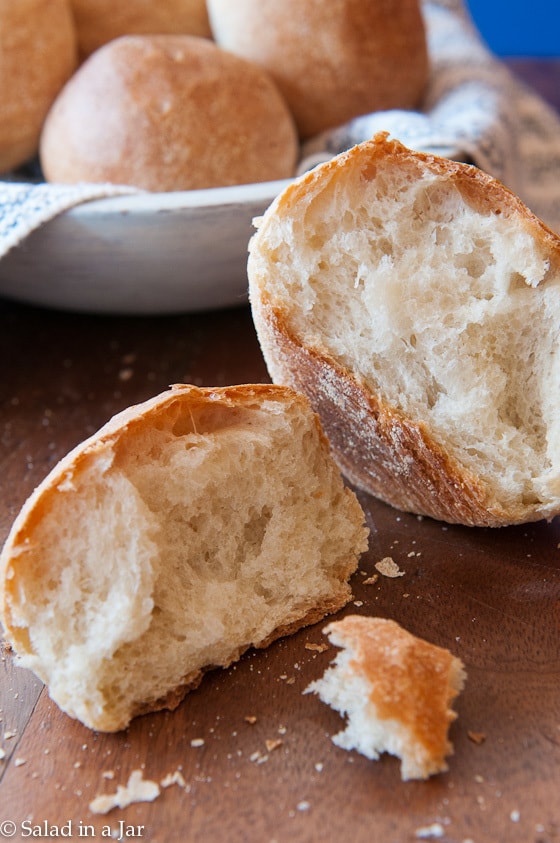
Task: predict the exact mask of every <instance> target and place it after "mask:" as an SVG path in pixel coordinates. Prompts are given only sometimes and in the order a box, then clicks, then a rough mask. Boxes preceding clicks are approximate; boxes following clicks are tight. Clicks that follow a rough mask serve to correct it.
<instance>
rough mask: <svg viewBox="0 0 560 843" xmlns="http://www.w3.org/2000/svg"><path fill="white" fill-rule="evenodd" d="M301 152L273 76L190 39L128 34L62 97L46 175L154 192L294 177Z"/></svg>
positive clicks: (46, 135)
mask: <svg viewBox="0 0 560 843" xmlns="http://www.w3.org/2000/svg"><path fill="white" fill-rule="evenodd" d="M297 155H298V144H297V135H296V129H295V126H294V123H293V120H292V117H291V115H290V113H289V111H288V108H287V106H286V104H285V102H284V100H283V99H282V97H281V95H280V94H279V92H278V90H277V88H276V86H275V85H274V83H273V82H272V80H271V79H270V77H269V76H268V75H267V74H266V73H265V72H264V71H263V70H261V69H260V68H258V67H256V66H255V65H252V64H251V63H249V62H247V61H245V60H243V59H240V58H238V57H237V56H233V55H231V54H229V53H227V52H226V51H225V50H221V49H220V48H219V47H217V46H216V45H215V44H214V43H213V42H211V41H209V40H207V39H204V38H196V37H194V36H189V35H153V36H151V35H130V36H123V37H122V38H117V39H115V40H114V41H111V42H110V43H108V44H105V46H103V47H100V49H99V50H97V51H96V52H95V53H93V54H92V55H91V56H90V57H89V58H88V59H87V60H86V61H85V62H84V64H82V65H81V67H80V68H79V70H78V71H77V72H76V73H75V74H74V76H73V77H72V79H70V81H69V82H68V84H67V85H65V87H64V89H63V90H62V91H61V93H60V95H59V96H58V97H57V99H56V102H55V103H54V105H53V107H52V108H51V110H50V112H49V115H48V117H47V120H46V122H45V126H44V129H43V134H42V137H41V147H40V156H41V164H42V167H43V172H44V174H45V177H46V179H47V180H48V181H51V182H62V183H73V182H80V181H90V182H111V183H117V184H126V185H133V186H136V187H140V188H144V189H146V190H153V191H173V190H193V189H199V188H209V187H220V186H226V185H234V184H246V183H253V182H262V181H274V180H276V179H283V178H288V177H289V176H291V175H292V174H293V172H294V168H295V165H296V160H297Z"/></svg>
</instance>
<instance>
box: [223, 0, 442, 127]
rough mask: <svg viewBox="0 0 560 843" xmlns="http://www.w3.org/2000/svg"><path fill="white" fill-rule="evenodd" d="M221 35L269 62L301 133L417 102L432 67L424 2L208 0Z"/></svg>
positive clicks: (250, 56)
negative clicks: (421, 9)
mask: <svg viewBox="0 0 560 843" xmlns="http://www.w3.org/2000/svg"><path fill="white" fill-rule="evenodd" d="M208 8H209V12H210V22H211V26H212V29H213V32H214V37H215V39H216V41H217V42H218V43H220V44H222V45H223V46H224V47H226V49H230V50H232V51H233V52H235V53H237V54H238V55H242V56H244V57H246V58H248V59H250V60H251V61H255V62H257V63H258V64H260V65H261V66H262V67H264V68H266V69H267V70H268V72H269V73H271V75H272V76H273V78H274V79H275V81H276V82H277V84H278V86H279V88H280V90H281V91H282V93H283V95H284V97H285V98H286V101H287V102H288V104H289V106H290V109H291V111H292V113H293V114H294V116H295V119H296V123H297V125H298V129H299V132H300V136H301V137H304V138H308V137H310V136H312V135H314V134H317V133H318V132H321V131H323V130H325V129H328V128H330V127H332V126H337V125H339V124H341V123H344V122H346V121H347V120H350V119H351V118H353V117H356V116H357V115H359V114H366V113H368V112H370V111H381V110H385V109H390V108H414V107H416V106H417V105H418V103H419V101H420V99H421V96H422V93H423V91H424V88H425V85H426V82H427V78H428V70H429V60H428V52H427V46H426V36H425V28H424V21H423V18H422V14H421V11H420V5H419V3H418V0H398V2H396V1H395V0H389V2H383V3H373V2H371V3H364V2H363V0H329V2H328V3H325V2H324V0H282V2H275V1H274V0H272V2H271V1H270V0H236V2H235V3H232V2H231V0H208Z"/></svg>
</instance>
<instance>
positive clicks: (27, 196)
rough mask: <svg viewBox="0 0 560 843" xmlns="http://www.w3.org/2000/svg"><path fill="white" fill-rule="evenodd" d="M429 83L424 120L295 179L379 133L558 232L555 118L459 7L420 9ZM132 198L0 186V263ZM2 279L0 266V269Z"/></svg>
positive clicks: (397, 117) (390, 125) (373, 126)
mask: <svg viewBox="0 0 560 843" xmlns="http://www.w3.org/2000/svg"><path fill="white" fill-rule="evenodd" d="M423 11H424V17H425V21H426V28H427V38H428V48H429V52H430V56H431V64H432V69H431V77H430V81H429V84H428V88H427V91H426V96H425V100H424V103H423V107H422V110H421V111H384V112H376V113H373V114H368V115H365V116H364V117H360V118H357V119H355V120H353V121H351V122H350V123H348V124H345V125H344V126H341V127H338V128H336V129H333V130H331V131H328V132H325V133H323V134H321V135H319V136H317V137H315V138H313V139H312V140H311V141H309V142H307V143H306V144H305V145H304V147H303V149H302V160H301V165H300V168H299V169H300V171H303V170H305V169H308V168H309V167H311V166H313V165H314V164H316V163H317V162H319V161H322V160H327V159H328V158H330V157H332V156H333V155H335V154H337V153H339V152H342V151H344V150H345V149H348V148H349V147H350V146H352V145H354V144H356V143H359V142H360V141H363V140H366V139H367V138H370V137H371V136H372V135H373V134H374V133H375V132H377V131H380V130H386V131H389V132H390V134H391V135H392V136H393V137H395V138H398V139H399V140H400V141H402V142H403V143H404V144H405V145H406V146H409V147H411V148H413V149H421V150H433V151H435V152H439V151H442V152H443V154H450V155H452V157H454V158H457V159H459V160H467V161H470V162H472V163H474V164H476V165H477V166H478V167H480V168H481V169H483V170H485V171H486V172H488V173H491V174H492V175H494V176H495V177H496V178H498V179H500V180H501V181H502V182H503V183H504V184H505V185H506V186H507V187H509V188H510V189H511V190H513V191H514V192H515V193H517V194H518V196H520V197H521V199H523V201H524V202H525V203H526V204H527V205H528V206H529V207H530V208H531V210H533V211H534V212H535V213H536V214H537V215H538V216H540V217H541V218H542V219H543V220H544V221H545V222H546V223H547V224H548V225H549V226H550V227H551V228H553V229H554V230H556V231H558V232H560V117H559V116H558V115H557V113H556V112H555V111H554V110H553V109H552V108H550V107H549V106H548V105H547V104H546V103H545V102H544V101H543V100H542V99H541V98H540V97H539V96H538V95H537V94H536V93H534V92H533V91H531V90H530V89H528V88H527V87H526V86H525V85H524V84H522V83H521V82H520V81H518V80H517V79H516V78H515V77H514V75H513V74H512V73H511V72H510V71H509V70H508V69H507V68H506V67H505V66H504V65H503V64H502V63H501V62H500V61H499V60H498V59H497V58H496V57H495V56H494V55H492V53H491V52H490V51H489V50H488V48H487V47H486V45H485V44H484V42H483V40H482V38H481V37H480V35H479V33H478V31H477V29H476V27H475V26H474V24H473V22H472V20H471V18H470V16H469V14H468V12H467V10H466V8H465V6H464V5H463V2H462V0H423ZM127 192H128V193H132V192H136V191H135V190H134V188H128V187H126V186H115V185H110V184H101V185H100V184H79V185H65V186H60V185H52V184H44V183H40V184H30V183H23V182H18V181H13V180H8V181H3V182H0V259H1V258H2V257H3V256H4V255H5V254H6V253H7V252H8V251H9V250H10V249H12V248H13V247H14V246H16V245H18V244H20V243H21V242H22V241H23V240H24V239H25V238H26V237H27V236H28V235H29V234H30V233H31V232H32V231H33V230H34V229H36V228H38V227H39V226H41V225H43V224H44V223H45V222H47V221H48V220H49V219H51V218H53V217H54V216H56V215H57V214H60V213H62V212H64V211H66V210H68V209H69V208H72V207H73V206H75V205H78V204H80V203H82V202H87V201H90V200H93V199H100V198H105V197H109V196H115V195H122V194H123V193H127ZM0 271H1V267H0Z"/></svg>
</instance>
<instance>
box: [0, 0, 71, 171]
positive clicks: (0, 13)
mask: <svg viewBox="0 0 560 843" xmlns="http://www.w3.org/2000/svg"><path fill="white" fill-rule="evenodd" d="M76 61H77V59H76V33H75V30H74V21H73V18H72V11H71V9H70V5H69V2H68V0H17V2H14V0H0V90H1V96H0V173H5V172H7V171H8V170H10V169H12V168H14V167H17V166H19V165H20V164H23V163H24V162H25V161H27V160H28V159H30V158H32V157H33V156H34V155H35V154H36V153H37V150H38V147H39V135H40V133H41V127H42V125H43V121H44V119H45V117H46V115H47V112H48V110H49V108H50V106H51V104H52V102H53V100H54V99H55V97H56V95H57V94H58V92H59V91H60V89H61V88H62V86H63V85H64V83H65V82H66V80H67V79H68V78H69V77H70V76H71V74H72V73H73V71H74V69H75V67H76Z"/></svg>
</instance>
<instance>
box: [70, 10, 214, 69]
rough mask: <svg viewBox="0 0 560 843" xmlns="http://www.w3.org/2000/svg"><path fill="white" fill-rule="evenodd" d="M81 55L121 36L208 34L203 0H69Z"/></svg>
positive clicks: (209, 34) (208, 29) (208, 35)
mask: <svg viewBox="0 0 560 843" xmlns="http://www.w3.org/2000/svg"><path fill="white" fill-rule="evenodd" d="M70 2H71V5H72V9H73V11H74V18H75V21H76V31H77V35H78V47H79V51H80V56H81V57H82V58H86V57H87V56H89V55H90V53H93V52H94V50H97V49H98V48H99V47H102V46H103V44H106V43H107V42H108V41H112V40H113V39H114V38H119V37H120V36H121V35H180V34H183V35H198V36H200V37H206V38H209V37H211V32H210V24H209V22H208V12H207V10H206V0H157V2H154V0H70Z"/></svg>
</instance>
